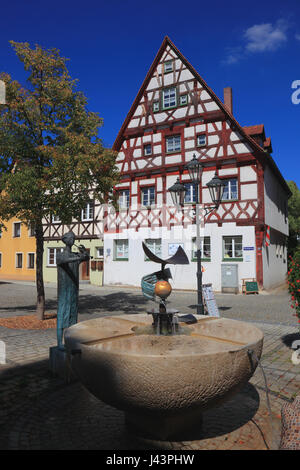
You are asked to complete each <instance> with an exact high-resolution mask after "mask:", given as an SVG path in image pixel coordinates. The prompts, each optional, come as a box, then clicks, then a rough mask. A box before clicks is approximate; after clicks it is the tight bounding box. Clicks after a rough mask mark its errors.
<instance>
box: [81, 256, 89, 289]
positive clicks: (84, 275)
mask: <svg viewBox="0 0 300 470" xmlns="http://www.w3.org/2000/svg"><path fill="white" fill-rule="evenodd" d="M86 251H87V252H88V253H90V249H89V248H86ZM81 280H82V281H89V280H90V260H88V261H84V262H83V263H81Z"/></svg>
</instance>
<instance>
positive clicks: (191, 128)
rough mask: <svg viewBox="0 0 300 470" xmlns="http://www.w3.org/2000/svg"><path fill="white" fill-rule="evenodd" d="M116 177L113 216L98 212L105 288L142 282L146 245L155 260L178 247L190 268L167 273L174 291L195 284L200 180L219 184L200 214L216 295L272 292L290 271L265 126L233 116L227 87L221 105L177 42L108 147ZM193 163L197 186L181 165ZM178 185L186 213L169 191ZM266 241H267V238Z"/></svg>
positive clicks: (164, 48)
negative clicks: (249, 285) (215, 204)
mask: <svg viewBox="0 0 300 470" xmlns="http://www.w3.org/2000/svg"><path fill="white" fill-rule="evenodd" d="M113 148H114V150H116V151H117V152H118V157H117V165H118V167H119V170H120V172H121V181H120V183H119V184H118V185H117V186H116V188H115V190H116V191H117V192H118V196H119V210H118V211H117V212H116V211H115V210H113V209H112V208H108V209H107V210H106V213H105V214H104V215H105V217H104V283H105V284H106V285H111V284H125V285H134V286H138V285H140V280H141V277H142V276H143V275H145V274H147V273H151V272H153V271H155V270H157V265H155V264H154V263H152V262H151V261H148V260H147V259H146V258H145V255H144V253H143V250H142V241H146V243H147V244H148V246H149V247H150V249H151V250H152V251H154V252H155V253H156V254H158V255H159V256H161V257H162V258H168V257H170V256H171V255H172V254H173V253H174V251H175V250H176V248H177V246H178V245H179V244H180V245H182V246H183V248H184V250H185V251H186V253H187V255H188V257H189V260H190V264H189V265H187V266H174V267H172V268H171V270H172V275H173V281H172V282H173V287H175V288H183V289H195V288H196V262H195V261H196V259H195V250H196V247H195V237H196V225H195V211H194V206H195V200H196V193H197V192H199V198H200V203H201V205H202V207H209V206H210V204H211V200H210V196H209V190H208V187H207V183H208V182H209V181H210V180H211V179H212V177H213V176H214V175H215V173H216V174H217V175H218V177H219V178H221V179H223V180H224V183H225V190H224V195H223V200H222V202H221V204H220V206H219V208H218V209H217V210H216V211H213V212H211V213H210V214H208V215H207V216H206V217H205V218H204V217H203V218H202V231H201V236H202V256H203V270H204V272H203V282H204V283H212V285H213V289H214V290H216V291H222V290H224V291H226V288H227V287H228V288H231V287H234V289H235V290H236V289H238V290H241V285H242V280H243V279H245V278H255V279H257V281H258V283H259V285H260V287H261V288H262V287H264V288H270V287H273V286H276V285H279V284H281V283H282V282H284V280H285V275H286V270H287V251H286V239H287V236H288V220H287V200H288V197H289V189H288V186H287V184H286V182H285V180H284V179H283V177H282V175H281V173H280V171H279V169H278V167H277V165H276V164H275V162H274V160H273V158H272V156H271V153H272V145H271V139H270V138H266V136H265V131H264V126H263V125H259V126H247V127H242V126H241V125H240V124H239V123H238V122H237V121H236V119H235V118H234V116H233V110H232V91H231V88H225V89H224V100H223V102H222V101H221V100H220V99H219V98H218V97H217V96H216V95H215V93H214V92H213V91H212V90H211V89H210V88H209V86H208V85H207V84H206V83H205V81H204V80H203V79H202V77H201V76H200V75H199V74H198V72H197V71H196V70H195V69H194V68H193V67H192V65H191V64H190V63H189V62H188V61H187V60H186V58H185V57H184V56H183V55H182V54H181V52H180V51H179V50H178V49H177V48H176V46H175V45H174V44H173V43H172V42H171V41H170V39H169V38H167V37H166V38H165V39H164V41H163V43H162V45H161V47H160V49H159V51H158V53H157V55H156V57H155V59H154V62H153V63H152V65H151V67H150V69H149V72H148V74H147V76H146V77H145V80H144V82H143V84H142V86H141V88H140V90H139V92H138V94H137V97H136V99H135V100H134V102H133V105H132V106H131V109H130V110H129V112H128V114H127V117H126V119H125V121H124V123H123V125H122V127H121V129H120V131H119V134H118V136H117V138H116V140H115V143H114V147H113ZM193 155H196V157H198V158H199V160H200V161H201V164H202V166H203V173H202V181H201V184H200V185H199V187H195V185H193V184H192V183H191V181H190V178H189V174H188V171H187V170H186V164H187V163H188V162H189V161H190V160H191V159H192V158H193ZM178 178H179V180H180V182H181V183H183V184H185V186H186V193H185V203H184V205H183V207H181V208H176V207H174V206H173V204H172V201H171V196H170V193H169V191H168V189H169V188H170V187H171V186H172V185H173V184H174V183H175V181H176V180H177V179H178ZM267 232H268V233H269V234H270V243H269V244H267V243H266V233H267Z"/></svg>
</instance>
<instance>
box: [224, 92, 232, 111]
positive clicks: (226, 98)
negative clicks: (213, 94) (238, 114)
mask: <svg viewBox="0 0 300 470" xmlns="http://www.w3.org/2000/svg"><path fill="white" fill-rule="evenodd" d="M224 104H225V106H226V108H227V110H228V111H229V112H230V113H231V114H232V88H231V87H230V86H228V87H226V88H224Z"/></svg>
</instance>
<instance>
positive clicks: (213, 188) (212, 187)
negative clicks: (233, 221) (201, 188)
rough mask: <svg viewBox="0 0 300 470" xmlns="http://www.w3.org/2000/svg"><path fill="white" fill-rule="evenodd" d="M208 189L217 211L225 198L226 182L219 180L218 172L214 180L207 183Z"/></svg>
mask: <svg viewBox="0 0 300 470" xmlns="http://www.w3.org/2000/svg"><path fill="white" fill-rule="evenodd" d="M207 187H208V189H209V193H210V197H211V200H212V202H213V203H214V205H215V208H214V209H217V208H218V207H219V205H220V202H221V200H222V197H223V192H224V188H225V183H224V181H222V180H220V178H218V176H217V172H216V173H215V176H214V177H213V178H212V180H210V181H209V182H208V183H207Z"/></svg>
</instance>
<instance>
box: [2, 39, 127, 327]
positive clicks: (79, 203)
mask: <svg viewBox="0 0 300 470" xmlns="http://www.w3.org/2000/svg"><path fill="white" fill-rule="evenodd" d="M10 42H11V45H12V47H13V48H14V50H15V52H16V55H17V57H18V58H19V59H20V61H21V62H23V64H24V68H25V70H26V71H27V73H28V77H27V85H26V87H23V86H21V84H20V83H19V82H18V81H16V80H13V79H12V78H11V77H10V75H9V74H7V73H1V74H0V79H1V80H3V81H4V82H5V85H6V105H4V106H1V107H0V176H1V177H0V191H1V193H0V223H2V224H3V223H5V221H7V220H9V219H10V218H11V217H14V216H16V217H18V218H19V219H20V220H21V221H22V222H24V223H25V224H26V225H28V226H29V225H30V226H33V227H34V228H35V237H36V286H37V308H36V313H37V316H38V318H44V311H45V292H44V281H43V246H44V237H43V219H44V218H45V217H49V216H51V215H57V216H59V219H60V220H61V221H62V223H64V224H70V223H71V220H72V219H74V218H76V219H77V218H79V217H80V213H81V210H82V209H83V208H84V207H85V206H86V204H87V202H88V200H89V199H90V198H91V197H92V198H94V199H97V200H98V201H99V202H101V203H103V202H108V201H109V199H110V198H111V197H112V196H111V195H112V188H113V186H114V184H116V182H117V181H118V171H117V169H116V166H115V157H116V155H115V153H114V152H112V151H111V150H108V149H104V147H103V144H102V141H101V139H100V138H99V137H98V131H99V128H100V127H101V126H102V119H101V118H100V117H99V115H98V113H94V112H91V111H89V110H88V109H87V99H86V97H85V96H84V95H83V93H81V92H80V91H77V88H76V85H77V80H72V79H71V77H70V75H69V72H68V70H67V67H66V61H67V59H65V58H64V57H61V56H60V52H59V51H58V50H57V49H48V50H45V49H43V48H42V47H41V46H39V45H36V46H35V48H31V47H30V45H29V44H28V43H17V42H14V41H10Z"/></svg>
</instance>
